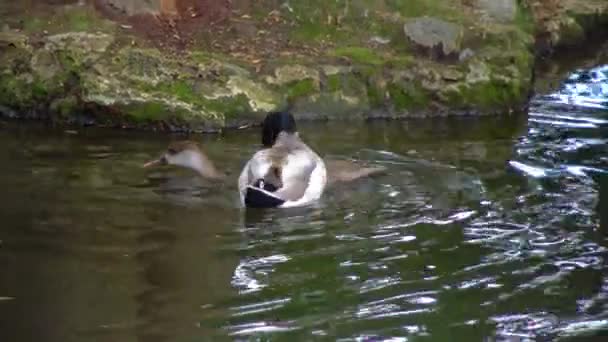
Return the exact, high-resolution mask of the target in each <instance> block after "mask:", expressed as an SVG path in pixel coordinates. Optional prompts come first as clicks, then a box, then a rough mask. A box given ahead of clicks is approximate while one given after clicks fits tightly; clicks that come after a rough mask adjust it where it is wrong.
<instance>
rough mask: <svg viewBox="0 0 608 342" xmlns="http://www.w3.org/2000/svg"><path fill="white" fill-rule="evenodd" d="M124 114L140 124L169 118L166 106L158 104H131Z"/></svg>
mask: <svg viewBox="0 0 608 342" xmlns="http://www.w3.org/2000/svg"><path fill="white" fill-rule="evenodd" d="M124 112H125V113H126V114H127V115H128V116H130V117H132V118H133V119H135V120H136V121H138V122H144V121H156V120H161V119H164V118H166V117H168V116H169V113H168V111H167V107H166V105H164V104H162V103H158V102H143V103H134V104H130V105H128V106H126V108H124Z"/></svg>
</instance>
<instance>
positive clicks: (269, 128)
mask: <svg viewBox="0 0 608 342" xmlns="http://www.w3.org/2000/svg"><path fill="white" fill-rule="evenodd" d="M296 131H297V127H296V120H295V119H294V117H293V115H291V113H289V112H286V111H282V112H270V113H268V115H266V118H264V122H262V145H264V147H272V146H273V145H274V143H275V142H276V140H277V136H278V135H279V133H281V132H288V133H295V132H296Z"/></svg>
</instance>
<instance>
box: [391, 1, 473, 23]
mask: <svg viewBox="0 0 608 342" xmlns="http://www.w3.org/2000/svg"><path fill="white" fill-rule="evenodd" d="M385 2H386V5H387V7H389V8H390V9H392V10H394V11H396V12H398V13H400V14H401V15H402V16H404V17H421V16H425V15H428V16H433V17H442V18H446V19H463V18H461V16H459V12H460V11H458V10H455V9H454V7H455V3H454V2H452V1H449V0H424V1H402V0H385Z"/></svg>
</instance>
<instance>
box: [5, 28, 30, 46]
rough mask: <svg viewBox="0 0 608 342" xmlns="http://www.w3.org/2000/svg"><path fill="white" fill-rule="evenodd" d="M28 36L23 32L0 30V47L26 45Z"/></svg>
mask: <svg viewBox="0 0 608 342" xmlns="http://www.w3.org/2000/svg"><path fill="white" fill-rule="evenodd" d="M28 41H29V38H28V36H26V35H25V34H21V33H16V32H11V31H3V32H0V49H2V48H6V47H17V48H25V47H28Z"/></svg>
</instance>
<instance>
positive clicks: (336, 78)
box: [327, 74, 342, 92]
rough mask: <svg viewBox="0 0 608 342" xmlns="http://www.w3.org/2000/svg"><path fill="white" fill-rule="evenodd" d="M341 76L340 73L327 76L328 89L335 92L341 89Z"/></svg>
mask: <svg viewBox="0 0 608 342" xmlns="http://www.w3.org/2000/svg"><path fill="white" fill-rule="evenodd" d="M341 76H342V75H340V74H334V75H329V76H327V91H329V92H334V91H338V90H340V83H341V81H340V78H341Z"/></svg>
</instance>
